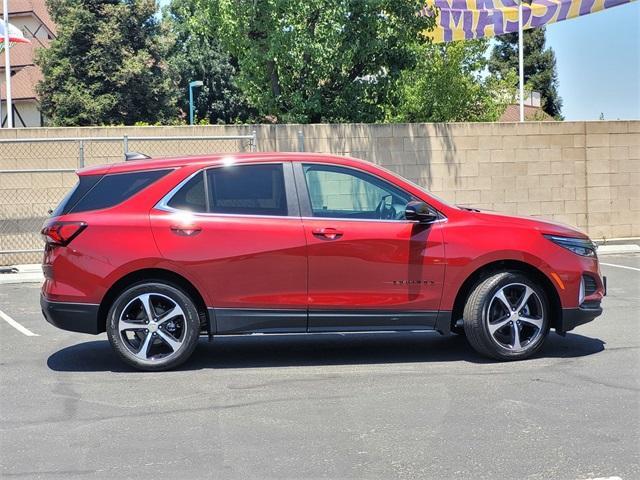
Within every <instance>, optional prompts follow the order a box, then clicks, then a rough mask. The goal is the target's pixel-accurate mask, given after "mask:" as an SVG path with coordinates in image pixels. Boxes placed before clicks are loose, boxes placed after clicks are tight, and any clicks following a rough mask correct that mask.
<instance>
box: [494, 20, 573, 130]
mask: <svg viewBox="0 0 640 480" xmlns="http://www.w3.org/2000/svg"><path fill="white" fill-rule="evenodd" d="M496 42H497V43H496V46H495V47H494V49H493V51H492V52H491V58H490V60H489V71H490V72H492V73H494V74H496V75H498V76H499V77H501V78H507V75H510V74H511V73H513V72H515V74H516V75H517V73H518V34H517V33H509V34H506V35H501V36H499V37H497V38H496ZM545 42H546V35H545V29H544V28H536V29H532V30H525V32H524V39H523V43H524V81H525V84H526V87H527V90H532V91H536V92H540V95H541V96H542V109H543V110H544V111H545V112H547V113H548V114H549V115H551V116H552V117H555V118H558V119H562V99H561V98H560V95H559V94H558V73H557V70H556V57H555V54H554V53H553V50H552V49H551V48H545ZM516 78H517V77H516Z"/></svg>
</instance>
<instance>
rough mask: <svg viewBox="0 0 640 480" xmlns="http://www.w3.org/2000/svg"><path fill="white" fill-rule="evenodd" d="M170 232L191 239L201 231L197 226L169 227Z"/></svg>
mask: <svg viewBox="0 0 640 480" xmlns="http://www.w3.org/2000/svg"><path fill="white" fill-rule="evenodd" d="M171 231H172V232H173V233H175V234H176V235H180V236H181V237H193V236H195V235H197V234H199V233H200V232H201V231H202V227H199V226H197V225H171Z"/></svg>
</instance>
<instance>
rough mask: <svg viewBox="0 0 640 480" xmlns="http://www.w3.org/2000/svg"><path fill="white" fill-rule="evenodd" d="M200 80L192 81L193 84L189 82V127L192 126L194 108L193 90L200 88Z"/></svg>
mask: <svg viewBox="0 0 640 480" xmlns="http://www.w3.org/2000/svg"><path fill="white" fill-rule="evenodd" d="M202 85H203V84H202V81H201V80H194V81H193V82H189V125H193V114H194V111H195V108H194V106H193V89H194V88H196V87H201V86H202Z"/></svg>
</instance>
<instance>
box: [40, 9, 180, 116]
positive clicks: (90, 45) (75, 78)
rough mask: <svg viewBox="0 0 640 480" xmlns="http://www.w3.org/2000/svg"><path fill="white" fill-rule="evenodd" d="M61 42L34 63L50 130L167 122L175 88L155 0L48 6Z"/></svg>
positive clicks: (171, 110) (173, 106) (56, 42)
mask: <svg viewBox="0 0 640 480" xmlns="http://www.w3.org/2000/svg"><path fill="white" fill-rule="evenodd" d="M47 5H48V7H49V11H50V13H51V16H52V18H53V20H54V21H55V22H56V24H57V26H58V33H57V38H56V39H55V40H54V41H53V42H52V43H51V47H50V48H48V49H43V50H40V52H39V55H38V58H37V63H38V65H39V66H40V68H41V69H42V73H43V76H44V79H43V80H42V81H41V82H40V83H39V85H38V94H39V96H40V103H41V109H42V113H43V114H44V116H45V117H46V118H47V120H48V122H49V123H50V124H52V125H56V126H63V125H98V124H126V125H132V124H134V123H135V122H148V123H157V122H167V121H170V120H171V119H173V118H175V116H176V113H177V109H176V106H175V102H176V100H175V98H176V88H175V85H174V84H173V82H172V80H171V79H170V77H169V75H168V74H167V65H166V62H165V61H164V58H165V55H166V52H167V49H168V46H169V45H168V42H167V40H166V38H167V37H166V35H165V32H162V31H161V26H160V22H159V20H158V17H157V5H156V2H155V0H102V1H101V0H48V1H47Z"/></svg>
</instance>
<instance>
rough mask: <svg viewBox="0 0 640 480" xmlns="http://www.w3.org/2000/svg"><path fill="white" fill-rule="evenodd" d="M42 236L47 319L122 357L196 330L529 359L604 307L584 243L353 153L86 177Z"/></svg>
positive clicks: (190, 340)
mask: <svg viewBox="0 0 640 480" xmlns="http://www.w3.org/2000/svg"><path fill="white" fill-rule="evenodd" d="M78 175H79V178H80V180H79V182H78V184H77V185H76V186H75V188H74V189H73V190H72V191H71V192H69V194H68V195H67V197H66V198H65V199H64V200H63V201H62V203H61V204H60V205H59V206H58V207H57V209H56V210H55V211H54V212H53V214H52V216H51V218H50V219H48V220H47V222H46V223H45V225H44V229H43V230H42V233H43V236H44V238H45V240H46V248H45V254H44V262H43V270H44V274H45V278H46V280H45V282H44V285H43V287H42V297H41V304H42V310H43V313H44V316H45V317H46V319H47V320H48V321H49V322H50V323H52V324H53V325H55V326H57V327H60V328H63V329H66V330H71V331H75V332H84V333H92V334H98V333H101V332H104V331H106V332H107V334H108V337H109V341H110V342H111V345H112V347H113V348H114V350H115V351H116V353H117V354H118V355H119V356H120V357H121V358H122V359H123V360H124V361H125V362H127V363H129V364H131V365H133V366H134V367H137V368H140V369H145V370H162V369H167V368H171V367H175V366H176V365H178V364H180V363H182V362H184V361H185V360H187V358H188V357H189V356H190V355H191V354H192V352H193V350H194V348H195V346H196V343H197V342H198V338H199V337H200V335H209V336H212V335H240V334H252V333H274V334H279V333H316V332H370V331H406V330H411V331H416V330H421V331H424V330H435V331H438V332H440V333H441V334H448V333H450V332H454V333H458V334H464V335H466V337H467V339H468V341H469V343H470V344H471V345H472V346H473V347H474V348H475V349H476V350H477V351H478V352H479V353H480V354H482V355H485V356H489V357H492V358H495V359H500V360H515V359H522V358H526V357H529V356H531V355H532V354H534V353H535V352H537V351H538V350H539V349H540V348H541V347H542V344H543V342H544V339H545V337H546V335H547V333H548V332H549V329H550V328H554V329H555V330H556V331H557V332H558V333H560V334H564V333H565V332H567V331H569V330H571V329H573V328H574V327H576V326H577V325H580V324H582V323H585V322H588V321H590V320H593V319H594V318H595V317H597V316H598V315H600V314H601V313H602V309H601V308H600V302H601V300H602V297H603V296H604V295H605V287H604V282H603V280H604V279H603V278H602V277H601V275H600V270H599V266H598V259H597V256H596V252H595V246H594V244H593V243H592V242H591V241H590V240H589V238H588V237H587V236H586V235H584V234H583V233H581V232H579V231H577V230H575V229H573V228H570V227H567V226H563V225H558V224H555V223H551V222H548V221H543V220H538V219H533V218H521V217H511V216H506V215H500V214H497V213H492V212H486V211H479V210H475V209H470V208H462V207H456V206H452V205H448V204H447V203H445V202H444V201H442V200H440V199H438V198H436V197H435V196H433V195H432V194H430V193H428V192H426V191H425V190H423V189H422V188H420V187H419V186H417V185H414V184H413V183H411V182H409V181H407V180H404V179H403V178H401V177H398V176H397V175H395V174H393V173H391V172H389V171H387V170H385V169H383V168H380V167H378V166H375V165H373V164H371V163H368V162H364V161H361V160H356V159H351V158H342V157H334V156H328V155H314V154H298V153H296V154H280V153H277V154H276V153H268V154H258V153H256V154H242V155H230V156H224V155H216V156H206V157H197V158H179V159H158V160H139V161H131V162H125V163H121V164H116V165H107V166H99V167H92V168H86V169H83V170H80V171H79V172H78Z"/></svg>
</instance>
